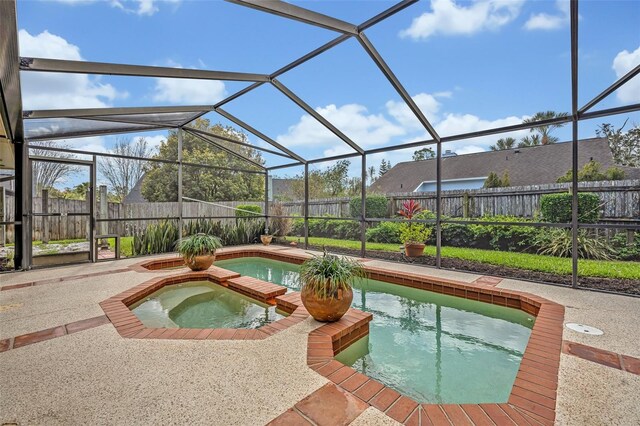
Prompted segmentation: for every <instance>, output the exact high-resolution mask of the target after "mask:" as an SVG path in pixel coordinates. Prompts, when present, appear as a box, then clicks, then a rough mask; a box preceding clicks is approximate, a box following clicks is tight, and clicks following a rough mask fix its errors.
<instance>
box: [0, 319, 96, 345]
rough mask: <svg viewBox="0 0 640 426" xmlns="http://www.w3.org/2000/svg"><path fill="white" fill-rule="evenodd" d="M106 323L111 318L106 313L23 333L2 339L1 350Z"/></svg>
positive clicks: (0, 341) (0, 342)
mask: <svg viewBox="0 0 640 426" xmlns="http://www.w3.org/2000/svg"><path fill="white" fill-rule="evenodd" d="M104 324H109V319H108V318H107V317H106V316H105V315H100V316H99V317H94V318H88V319H84V320H80V321H75V322H71V323H69V324H65V325H59V326H57V327H52V328H48V329H46V330H40V331H35V332H33V333H27V334H22V335H20V336H16V337H12V338H10V339H3V340H0V352H5V351H8V350H9V349H17V348H21V347H23V346H27V345H32V344H34V343H39V342H44V341H45V340H50V339H55V338H57V337H62V336H66V335H67V334H73V333H77V332H79V331H84V330H88V329H90V328H94V327H99V326H101V325H104Z"/></svg>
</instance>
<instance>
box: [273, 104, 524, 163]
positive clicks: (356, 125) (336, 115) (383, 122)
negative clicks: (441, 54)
mask: <svg viewBox="0 0 640 426" xmlns="http://www.w3.org/2000/svg"><path fill="white" fill-rule="evenodd" d="M437 95H438V96H439V97H448V96H449V94H448V92H445V95H443V94H437ZM413 99H414V100H415V102H416V103H417V104H418V106H419V107H420V109H421V110H422V111H423V112H424V113H425V115H426V116H427V118H428V119H429V121H430V122H431V123H432V124H433V125H434V127H435V129H436V131H437V132H438V134H440V135H441V136H449V135H455V134H463V133H470V132H475V131H480V130H486V129H492V128H498V127H505V126H511V125H516V124H520V123H522V121H523V120H524V119H525V118H528V117H527V116H522V117H516V116H509V117H504V118H498V119H495V120H487V119H483V118H481V117H478V116H476V115H472V114H457V113H455V114H454V113H448V114H439V111H440V109H441V107H442V105H441V104H440V102H439V101H438V100H437V99H436V95H430V94H428V93H419V94H417V95H415V96H413ZM385 106H386V112H387V114H388V115H389V116H390V118H389V119H388V118H386V117H385V115H383V114H379V115H371V114H367V110H366V108H365V107H363V106H362V105H357V104H348V105H344V106H341V107H337V106H335V105H328V106H326V107H323V108H316V111H318V112H320V114H321V115H322V116H323V117H325V118H327V119H328V120H329V121H331V122H332V123H334V125H335V126H336V127H337V128H338V129H341V130H342V131H344V132H345V134H347V135H348V136H351V137H352V138H353V140H354V141H355V142H356V143H357V144H359V145H360V146H361V147H363V148H364V149H370V148H372V147H376V146H388V145H389V144H390V143H391V142H393V143H396V144H406V143H411V142H416V141H421V140H429V139H431V137H430V136H429V135H428V134H427V133H426V132H425V130H424V128H423V127H422V126H421V125H420V123H419V122H418V121H417V119H416V118H415V116H414V115H413V113H412V112H411V111H410V110H409V108H408V107H407V106H406V105H405V104H404V103H402V102H399V101H388V102H386V104H385ZM528 133H529V132H528V130H519V131H515V132H509V133H503V134H500V135H490V136H483V137H478V138H473V139H467V140H461V141H457V142H448V143H446V144H445V145H444V149H450V150H452V151H454V152H457V153H458V154H470V153H474V152H482V151H486V150H488V149H489V146H490V145H492V144H494V143H495V142H496V140H497V139H499V138H502V137H508V136H510V137H514V138H516V139H520V138H522V137H523V136H525V135H527V134H528ZM277 140H278V142H280V143H282V144H283V145H285V146H288V147H297V146H309V147H311V146H320V147H322V148H323V151H322V152H323V155H324V156H325V157H332V156H337V155H341V154H345V153H352V152H353V151H352V150H351V149H350V148H349V147H348V146H347V145H346V144H344V143H342V142H341V141H339V140H338V139H337V138H336V137H335V136H334V135H333V134H331V133H330V132H329V131H328V130H326V129H325V128H324V127H323V126H322V125H321V124H320V123H318V122H317V121H316V120H314V119H313V118H312V117H311V116H309V115H304V116H302V117H301V118H300V120H299V121H298V123H296V124H295V125H293V126H291V127H289V129H288V132H287V133H286V134H283V135H279V136H278V137H277ZM415 149H417V148H410V149H404V150H395V151H389V152H386V153H384V154H380V155H378V154H376V155H374V156H371V161H372V163H371V164H373V165H375V164H377V163H376V161H378V162H379V160H380V159H382V158H385V159H387V160H391V161H392V162H395V163H397V162H399V161H408V160H410V159H411V155H412V154H413V151H415Z"/></svg>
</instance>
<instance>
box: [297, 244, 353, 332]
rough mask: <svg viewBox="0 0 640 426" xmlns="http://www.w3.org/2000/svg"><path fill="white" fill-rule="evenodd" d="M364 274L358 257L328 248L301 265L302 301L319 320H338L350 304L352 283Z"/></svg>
mask: <svg viewBox="0 0 640 426" xmlns="http://www.w3.org/2000/svg"><path fill="white" fill-rule="evenodd" d="M364 276H365V272H364V268H363V267H362V265H361V264H360V263H359V262H358V261H356V260H352V259H348V258H346V257H340V256H334V255H331V254H328V253H327V251H326V250H325V251H324V253H323V254H322V255H321V256H314V257H312V258H311V259H307V260H305V261H304V263H303V264H302V265H300V280H301V281H302V290H301V294H300V296H301V299H302V304H303V305H304V307H305V308H306V309H307V311H309V314H311V316H312V317H313V318H315V319H316V320H317V321H323V322H333V321H338V320H339V319H340V318H342V316H343V315H344V314H345V313H346V312H347V311H348V310H349V307H350V306H351V301H352V300H353V290H352V289H351V284H352V283H353V282H354V281H355V280H356V279H360V278H362V277H364Z"/></svg>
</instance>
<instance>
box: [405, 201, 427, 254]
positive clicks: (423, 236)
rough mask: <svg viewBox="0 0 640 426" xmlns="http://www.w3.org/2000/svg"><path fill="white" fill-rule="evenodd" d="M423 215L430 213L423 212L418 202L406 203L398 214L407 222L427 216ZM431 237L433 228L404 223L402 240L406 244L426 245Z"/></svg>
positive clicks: (424, 224) (419, 224) (425, 225)
mask: <svg viewBox="0 0 640 426" xmlns="http://www.w3.org/2000/svg"><path fill="white" fill-rule="evenodd" d="M422 213H429V211H428V210H423V209H422V206H421V205H420V203H418V202H417V201H416V200H406V201H404V202H403V203H402V207H401V209H400V210H399V211H398V214H399V215H400V216H402V217H404V218H405V219H407V220H412V219H422V218H423V217H422V216H425V215H423V214H422ZM424 218H426V217H424ZM430 236H431V228H430V227H429V225H428V224H426V223H413V222H409V223H403V224H402V225H401V228H400V240H401V241H402V242H403V243H404V244H424V243H425V242H426V241H427V240H428V239H429V237H430Z"/></svg>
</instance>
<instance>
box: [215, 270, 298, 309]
mask: <svg viewBox="0 0 640 426" xmlns="http://www.w3.org/2000/svg"><path fill="white" fill-rule="evenodd" d="M227 285H228V286H229V287H230V288H232V289H234V290H235V291H237V292H239V293H243V294H246V295H247V296H249V297H252V298H254V299H257V300H260V301H261V302H264V303H269V304H271V305H275V301H274V299H275V298H276V297H277V296H281V295H283V294H285V293H286V292H287V288H286V287H283V286H281V285H277V284H273V283H269V282H266V281H262V280H259V279H257V278H252V277H245V276H242V277H238V278H231V279H229V280H227Z"/></svg>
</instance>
